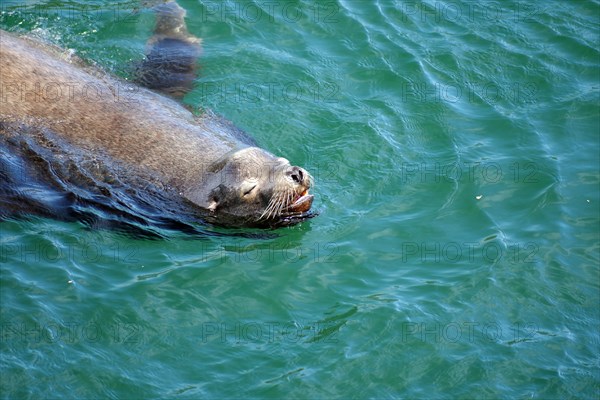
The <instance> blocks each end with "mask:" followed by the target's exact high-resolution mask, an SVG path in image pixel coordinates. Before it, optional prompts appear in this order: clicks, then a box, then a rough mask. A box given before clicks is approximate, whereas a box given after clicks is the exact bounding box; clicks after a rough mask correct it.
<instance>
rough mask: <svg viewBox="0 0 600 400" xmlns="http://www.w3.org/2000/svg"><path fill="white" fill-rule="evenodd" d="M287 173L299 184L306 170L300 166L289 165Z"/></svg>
mask: <svg viewBox="0 0 600 400" xmlns="http://www.w3.org/2000/svg"><path fill="white" fill-rule="evenodd" d="M287 175H288V176H289V177H290V178H291V179H292V180H293V181H294V182H296V183H298V184H301V183H302V182H303V181H304V175H306V172H305V171H304V170H302V168H300V167H290V168H289V169H288V170H287Z"/></svg>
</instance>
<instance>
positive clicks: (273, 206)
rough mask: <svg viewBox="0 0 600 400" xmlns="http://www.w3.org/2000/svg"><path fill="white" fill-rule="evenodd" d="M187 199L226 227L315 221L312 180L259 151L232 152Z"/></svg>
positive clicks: (212, 167) (190, 189) (210, 169)
mask: <svg viewBox="0 0 600 400" xmlns="http://www.w3.org/2000/svg"><path fill="white" fill-rule="evenodd" d="M201 175H202V177H201V179H200V181H199V182H195V183H193V184H191V185H189V187H188V189H187V190H186V191H185V192H184V197H186V198H187V199H188V200H190V201H192V202H193V203H194V204H195V205H196V206H199V207H201V208H202V209H203V210H204V211H205V212H206V213H207V220H208V222H211V223H214V224H217V225H226V226H248V227H278V226H285V225H292V224H295V223H298V222H300V221H303V220H305V219H307V218H310V217H313V216H314V215H315V214H314V213H312V212H310V207H311V205H312V202H313V195H311V194H309V193H308V191H309V189H310V188H311V186H312V185H313V178H312V176H311V175H310V174H309V173H308V172H306V171H305V170H304V169H303V168H300V167H297V166H292V165H290V163H289V161H288V160H286V159H285V158H281V157H276V156H274V155H272V154H270V153H269V152H267V151H265V150H263V149H260V148H258V147H247V148H244V149H242V150H237V151H233V152H230V153H228V154H226V155H225V156H223V157H222V158H221V159H220V160H218V161H217V162H215V163H213V164H212V165H210V166H209V167H208V168H207V170H206V171H202V173H201Z"/></svg>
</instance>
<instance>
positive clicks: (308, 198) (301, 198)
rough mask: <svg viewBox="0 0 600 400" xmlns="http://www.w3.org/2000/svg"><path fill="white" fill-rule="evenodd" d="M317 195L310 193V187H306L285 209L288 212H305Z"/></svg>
mask: <svg viewBox="0 0 600 400" xmlns="http://www.w3.org/2000/svg"><path fill="white" fill-rule="evenodd" d="M314 197H315V196H313V195H312V194H308V189H305V190H304V191H303V192H302V193H300V194H299V195H298V196H297V197H296V198H295V199H294V202H293V203H292V204H290V205H289V206H288V207H287V209H286V210H285V211H286V212H288V213H303V212H306V211H308V210H310V207H311V206H312V202H313V199H314Z"/></svg>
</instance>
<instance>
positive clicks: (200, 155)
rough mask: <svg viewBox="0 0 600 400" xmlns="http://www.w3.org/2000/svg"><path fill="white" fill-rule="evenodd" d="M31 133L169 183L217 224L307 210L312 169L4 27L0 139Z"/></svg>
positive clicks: (272, 220)
mask: <svg viewBox="0 0 600 400" xmlns="http://www.w3.org/2000/svg"><path fill="white" fill-rule="evenodd" d="M31 132H35V133H36V134H37V135H40V136H43V140H47V141H53V140H54V143H53V146H59V144H56V142H57V141H56V140H55V139H58V141H65V142H66V143H68V145H69V146H72V147H73V148H75V149H77V150H78V151H79V152H80V154H82V156H83V158H87V159H90V158H96V159H98V160H100V161H99V162H101V163H104V162H109V163H114V165H118V168H119V169H120V171H121V172H122V173H124V174H125V175H126V176H127V175H129V176H131V177H132V178H134V177H135V179H137V180H140V179H141V180H148V181H149V182H152V183H153V184H159V185H162V187H164V188H165V190H169V191H172V192H173V193H176V195H178V196H181V197H182V198H184V199H186V200H187V201H189V202H191V203H193V206H194V207H195V208H197V210H198V211H199V212H201V213H202V214H203V215H204V216H205V219H206V220H207V221H208V222H211V223H215V224H219V225H227V226H278V225H280V224H283V225H285V224H286V222H285V221H290V223H294V222H298V221H300V220H302V219H304V218H306V217H307V216H309V214H308V210H309V209H310V206H311V204H312V195H309V194H308V189H309V187H310V186H311V182H312V179H311V177H310V175H309V174H308V173H307V172H306V171H304V170H303V169H301V168H299V167H293V166H290V164H289V162H288V161H287V160H285V159H283V158H279V157H276V156H274V155H272V154H271V153H269V152H267V151H265V150H263V149H261V148H259V147H255V146H252V141H251V140H249V139H245V135H244V134H243V133H241V132H240V130H239V129H237V128H235V127H234V126H233V125H232V124H231V123H229V122H228V121H225V120H224V119H222V118H220V117H218V116H216V115H214V114H212V113H210V112H208V113H205V114H204V115H202V116H199V117H198V116H194V115H193V114H192V113H190V112H189V111H188V110H187V109H186V108H184V107H183V106H181V105H180V104H179V103H177V102H176V101H174V100H173V99H171V98H168V97H165V96H163V95H160V94H158V93H155V92H153V91H151V90H148V89H145V88H142V87H139V86H135V85H132V84H129V83H127V82H124V81H122V80H119V79H116V78H113V77H111V76H109V75H108V74H105V73H103V72H101V71H98V70H96V69H95V68H91V67H90V68H84V67H82V66H81V63H80V62H73V61H72V60H71V59H70V57H69V55H68V53H62V54H57V52H56V50H54V49H51V48H48V47H47V46H45V45H43V44H40V43H37V42H35V41H32V40H28V39H24V38H19V37H17V36H14V35H13V34H10V33H7V32H4V31H0V139H3V140H9V139H10V140H13V141H14V140H17V141H18V136H19V135H30V134H31ZM15 138H16V139H15ZM53 138H54V139H53ZM107 160H108V161H107Z"/></svg>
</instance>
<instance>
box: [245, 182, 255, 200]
mask: <svg viewBox="0 0 600 400" xmlns="http://www.w3.org/2000/svg"><path fill="white" fill-rule="evenodd" d="M255 188H256V184H248V185H244V186H242V193H243V196H244V197H246V196H248V195H249V194H251V193H252V191H253V190H254V189H255Z"/></svg>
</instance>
